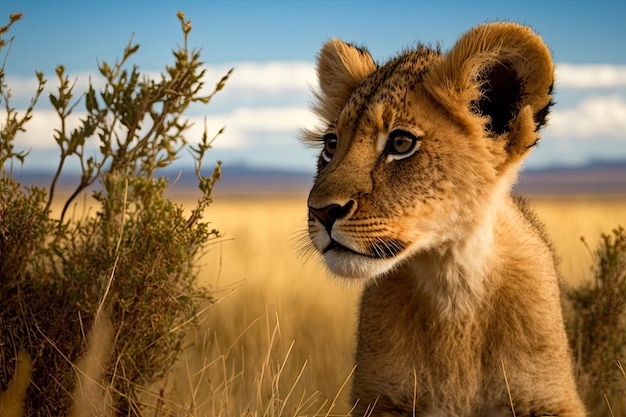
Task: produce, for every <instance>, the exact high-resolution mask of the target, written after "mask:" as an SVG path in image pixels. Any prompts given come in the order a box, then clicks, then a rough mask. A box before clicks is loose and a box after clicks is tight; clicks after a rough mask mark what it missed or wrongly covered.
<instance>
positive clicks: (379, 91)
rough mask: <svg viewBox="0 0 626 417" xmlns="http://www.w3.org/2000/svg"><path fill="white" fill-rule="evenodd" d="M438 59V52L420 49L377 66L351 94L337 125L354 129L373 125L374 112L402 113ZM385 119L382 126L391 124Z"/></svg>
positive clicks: (424, 48) (420, 47) (421, 47)
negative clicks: (364, 123)
mask: <svg viewBox="0 0 626 417" xmlns="http://www.w3.org/2000/svg"><path fill="white" fill-rule="evenodd" d="M439 57H440V53H439V51H435V50H432V49H429V48H426V47H424V46H419V47H418V48H417V49H415V50H411V51H406V52H404V53H403V54H401V55H400V56H398V57H396V58H394V59H392V60H390V61H388V62H386V63H385V64H384V65H382V66H380V67H378V68H377V70H376V71H374V72H373V73H372V74H371V75H370V76H368V77H367V78H366V79H365V80H363V82H362V83H361V84H360V85H359V87H357V88H356V89H355V90H354V92H353V93H352V94H351V96H350V97H349V99H348V101H347V103H346V105H345V106H344V108H343V109H342V112H341V114H340V115H339V119H338V123H337V124H338V126H340V127H344V128H347V129H349V130H353V129H355V128H356V127H357V126H358V125H359V124H361V123H362V122H364V121H366V122H368V121H369V122H372V121H373V120H370V119H372V117H373V115H372V113H379V112H383V113H384V114H389V112H388V110H389V109H393V110H395V111H398V112H401V111H402V110H403V109H404V106H403V104H404V102H405V101H406V100H407V97H408V95H409V94H411V92H413V91H415V90H416V88H417V87H418V86H419V85H420V83H421V81H422V77H423V76H424V74H426V73H427V72H428V69H429V68H430V65H432V63H433V62H434V61H436V60H437V59H439ZM404 110H406V109H404ZM380 116H383V114H381V115H380ZM363 118H366V119H367V120H363ZM375 119H380V118H378V117H376V118H375ZM383 119H385V117H382V119H380V122H382V123H383V124H387V123H389V122H390V120H383ZM386 127H388V126H381V127H380V128H386Z"/></svg>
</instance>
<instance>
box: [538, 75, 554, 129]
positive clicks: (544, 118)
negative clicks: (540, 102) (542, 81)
mask: <svg viewBox="0 0 626 417" xmlns="http://www.w3.org/2000/svg"><path fill="white" fill-rule="evenodd" d="M548 95H549V96H550V97H551V98H550V101H549V102H548V104H546V105H545V106H544V107H543V108H542V109H541V110H539V111H538V112H537V113H536V114H535V124H536V125H537V128H536V129H535V132H536V131H538V130H539V129H541V128H542V127H544V126H545V125H546V123H547V122H548V114H549V113H550V108H551V107H552V106H553V105H554V104H555V102H554V83H553V84H551V85H550V88H549V89H548Z"/></svg>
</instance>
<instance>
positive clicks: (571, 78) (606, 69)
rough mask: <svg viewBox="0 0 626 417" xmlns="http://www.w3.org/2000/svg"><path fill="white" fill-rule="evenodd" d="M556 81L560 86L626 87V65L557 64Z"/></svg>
mask: <svg viewBox="0 0 626 417" xmlns="http://www.w3.org/2000/svg"><path fill="white" fill-rule="evenodd" d="M556 83H557V85H558V86H559V87H560V88H615V87H626V65H608V64H567V63H561V64H557V65H556Z"/></svg>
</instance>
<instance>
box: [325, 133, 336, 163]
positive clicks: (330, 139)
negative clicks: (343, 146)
mask: <svg viewBox="0 0 626 417" xmlns="http://www.w3.org/2000/svg"><path fill="white" fill-rule="evenodd" d="M336 150H337V135H335V134H334V133H327V134H326V135H324V150H323V151H322V158H323V159H324V161H326V162H330V160H331V159H333V155H334V154H335V151H336Z"/></svg>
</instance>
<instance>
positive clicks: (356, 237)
mask: <svg viewBox="0 0 626 417" xmlns="http://www.w3.org/2000/svg"><path fill="white" fill-rule="evenodd" d="M356 207H357V203H356V201H354V200H349V201H348V202H347V203H345V204H336V203H333V204H329V205H327V206H325V207H322V208H316V207H312V206H311V205H309V233H310V235H311V239H312V240H313V243H314V245H315V246H316V248H317V249H318V250H319V251H320V252H321V253H322V254H327V253H328V252H330V251H334V252H336V253H337V254H348V253H351V254H355V255H359V256H363V257H367V258H371V259H386V258H393V257H395V256H396V255H398V254H399V253H400V252H401V251H402V250H403V249H404V245H403V244H402V242H400V241H399V240H397V239H393V238H389V237H385V236H378V237H371V236H370V235H369V233H368V232H372V230H369V229H370V228H371V227H372V226H373V225H372V224H367V223H364V222H363V221H359V220H357V219H353V218H352V217H351V216H352V215H353V214H354V212H355V211H356ZM319 225H321V226H322V227H323V229H322V228H320V227H319ZM373 234H374V235H375V233H373Z"/></svg>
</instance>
